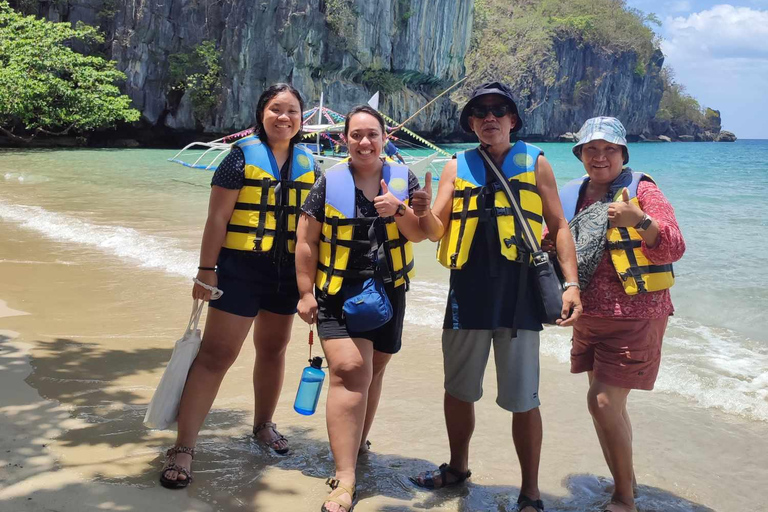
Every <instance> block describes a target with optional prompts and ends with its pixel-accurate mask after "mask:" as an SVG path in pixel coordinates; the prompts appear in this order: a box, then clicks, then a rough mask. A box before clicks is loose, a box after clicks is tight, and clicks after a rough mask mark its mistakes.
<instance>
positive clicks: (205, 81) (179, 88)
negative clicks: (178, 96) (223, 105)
mask: <svg viewBox="0 0 768 512" xmlns="http://www.w3.org/2000/svg"><path fill="white" fill-rule="evenodd" d="M168 62H169V71H170V73H169V74H170V79H171V84H170V88H171V90H172V91H176V92H180V93H184V92H189V94H190V99H191V100H192V109H193V111H194V114H195V119H197V120H198V121H203V120H205V119H206V118H208V117H209V116H210V115H211V111H212V110H213V109H214V107H216V105H218V104H219V93H220V92H221V51H220V50H218V49H217V48H216V42H215V41H203V42H202V43H201V44H200V45H199V46H197V47H196V48H195V49H194V50H192V51H190V52H186V53H175V54H172V55H170V57H169V58H168Z"/></svg>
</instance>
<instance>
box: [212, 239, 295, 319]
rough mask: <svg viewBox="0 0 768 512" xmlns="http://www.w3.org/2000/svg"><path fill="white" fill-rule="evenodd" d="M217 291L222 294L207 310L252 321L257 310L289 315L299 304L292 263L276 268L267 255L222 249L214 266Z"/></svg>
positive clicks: (293, 312)
mask: <svg viewBox="0 0 768 512" xmlns="http://www.w3.org/2000/svg"><path fill="white" fill-rule="evenodd" d="M217 266H218V268H217V270H216V276H217V277H218V279H219V283H218V288H219V289H220V290H221V291H223V292H224V294H223V295H222V296H221V298H220V299H217V300H212V301H211V302H210V303H209V307H212V308H214V309H218V310H220V311H225V312H227V313H232V314H233V315H239V316H246V317H254V316H256V315H257V314H258V313H259V311H260V310H262V309H263V310H265V311H269V312H270V313H276V314H278V315H293V314H295V313H296V304H298V302H299V290H298V288H297V286H296V267H295V265H294V264H293V261H291V262H290V263H285V264H283V265H277V264H276V263H275V262H274V261H273V260H272V258H271V256H270V255H269V254H268V253H252V252H247V251H236V250H233V249H227V248H222V249H221V252H220V253H219V261H218V262H217Z"/></svg>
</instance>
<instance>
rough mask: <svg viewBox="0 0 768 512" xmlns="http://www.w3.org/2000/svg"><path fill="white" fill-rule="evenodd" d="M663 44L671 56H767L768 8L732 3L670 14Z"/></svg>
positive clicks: (759, 57)
mask: <svg viewBox="0 0 768 512" xmlns="http://www.w3.org/2000/svg"><path fill="white" fill-rule="evenodd" d="M664 25H665V27H664V28H665V29H666V30H665V32H666V40H665V41H664V43H663V45H662V49H663V50H664V53H665V54H667V55H668V56H669V57H670V58H671V57H672V56H673V55H675V54H682V55H686V54H687V55H688V56H690V57H696V58H702V57H708V56H711V57H713V58H716V59H722V58H741V59H744V58H754V59H768V44H766V41H768V11H761V10H756V9H751V8H749V7H734V6H732V5H716V6H714V7H713V8H711V9H709V10H706V11H701V12H697V13H693V14H690V15H689V16H687V17H682V16H681V17H676V18H668V19H667V21H666V23H665V24H664Z"/></svg>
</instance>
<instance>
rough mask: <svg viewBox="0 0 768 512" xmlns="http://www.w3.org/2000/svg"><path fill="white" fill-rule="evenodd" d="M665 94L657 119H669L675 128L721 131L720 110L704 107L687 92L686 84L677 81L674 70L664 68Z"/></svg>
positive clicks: (684, 130) (662, 75)
mask: <svg viewBox="0 0 768 512" xmlns="http://www.w3.org/2000/svg"><path fill="white" fill-rule="evenodd" d="M661 78H662V81H663V83H664V95H663V96H662V97H661V103H660V104H659V110H658V112H656V118H655V119H656V120H657V121H669V122H670V123H671V124H672V127H673V129H676V130H678V131H680V130H681V131H682V133H686V134H687V133H690V132H695V131H702V132H704V131H711V132H714V133H717V132H719V131H720V112H718V111H716V110H712V109H711V108H702V106H701V105H700V104H699V102H698V101H697V100H696V98H694V97H693V96H691V95H690V94H688V93H687V92H685V91H686V90H685V86H684V85H682V84H679V83H677V82H675V76H674V72H673V71H672V70H671V69H669V68H664V69H663V70H662V72H661Z"/></svg>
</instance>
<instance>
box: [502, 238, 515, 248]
mask: <svg viewBox="0 0 768 512" xmlns="http://www.w3.org/2000/svg"><path fill="white" fill-rule="evenodd" d="M515 242H516V240H515V237H513V236H511V237H509V238H505V239H504V245H506V246H507V249H509V248H510V247H512V246H513V245H515Z"/></svg>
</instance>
